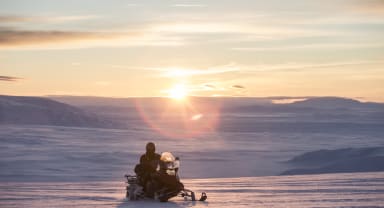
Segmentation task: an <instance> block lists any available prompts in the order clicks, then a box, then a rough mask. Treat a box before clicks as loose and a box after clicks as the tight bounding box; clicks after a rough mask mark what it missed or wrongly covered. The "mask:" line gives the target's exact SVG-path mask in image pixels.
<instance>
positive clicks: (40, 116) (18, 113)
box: [0, 95, 114, 127]
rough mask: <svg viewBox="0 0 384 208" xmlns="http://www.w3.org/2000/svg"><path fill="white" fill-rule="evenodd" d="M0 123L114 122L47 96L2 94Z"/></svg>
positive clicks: (103, 124)
mask: <svg viewBox="0 0 384 208" xmlns="http://www.w3.org/2000/svg"><path fill="white" fill-rule="evenodd" d="M0 124H32V125H56V126H77V127H111V126H113V124H114V122H111V121H110V120H105V119H103V118H101V117H100V116H97V115H96V114H93V113H89V112H87V111H85V110H83V109H80V108H77V107H74V106H71V105H68V104H64V103H60V102H57V101H54V100H50V99H47V98H41V97H26V96H5V95H0Z"/></svg>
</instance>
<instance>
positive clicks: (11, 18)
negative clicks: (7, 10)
mask: <svg viewBox="0 0 384 208" xmlns="http://www.w3.org/2000/svg"><path fill="white" fill-rule="evenodd" d="M27 21H30V18H28V17H23V16H12V15H8V16H4V15H1V16H0V23H13V22H27Z"/></svg>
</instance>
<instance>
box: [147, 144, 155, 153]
mask: <svg viewBox="0 0 384 208" xmlns="http://www.w3.org/2000/svg"><path fill="white" fill-rule="evenodd" d="M145 149H146V151H147V153H155V151H156V146H155V144H154V143H153V142H148V143H147V145H146V146H145Z"/></svg>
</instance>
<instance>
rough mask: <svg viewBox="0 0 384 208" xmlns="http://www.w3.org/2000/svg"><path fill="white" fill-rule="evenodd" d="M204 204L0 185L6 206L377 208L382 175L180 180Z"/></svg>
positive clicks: (116, 187)
mask: <svg viewBox="0 0 384 208" xmlns="http://www.w3.org/2000/svg"><path fill="white" fill-rule="evenodd" d="M184 184H185V185H186V186H187V187H188V188H191V189H193V190H194V191H196V192H199V193H200V192H201V191H206V192H207V194H208V200H207V201H206V202H190V201H184V200H183V199H182V198H173V199H171V201H170V202H167V203H160V202H154V201H127V200H125V199H124V194H125V193H124V183H122V182H116V181H114V182H78V183H74V182H71V183H68V182H57V183H0V190H1V194H0V207H7V208H19V207H28V208H45V207H47V208H48V207H49V208H51V207H79V208H91V207H92V208H95V207H96V208H97V207H103V208H105V207H111V208H125V207H127V208H149V207H151V208H162V207H169V208H181V207H195V208H201V207H212V208H216V207H217V208H222V207H234V208H248V207H294V208H300V207H306V208H307V207H329V208H331V207H383V206H384V204H383V200H384V173H358V174H357V173H353V174H323V175H309V176H278V177H276V176H274V177H246V178H220V179H218V178H212V179H194V180H184Z"/></svg>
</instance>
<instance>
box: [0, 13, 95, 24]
mask: <svg viewBox="0 0 384 208" xmlns="http://www.w3.org/2000/svg"><path fill="white" fill-rule="evenodd" d="M96 18H99V16H95V15H66V16H20V15H0V23H20V22H37V23H64V22H78V21H81V20H89V19H96Z"/></svg>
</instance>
